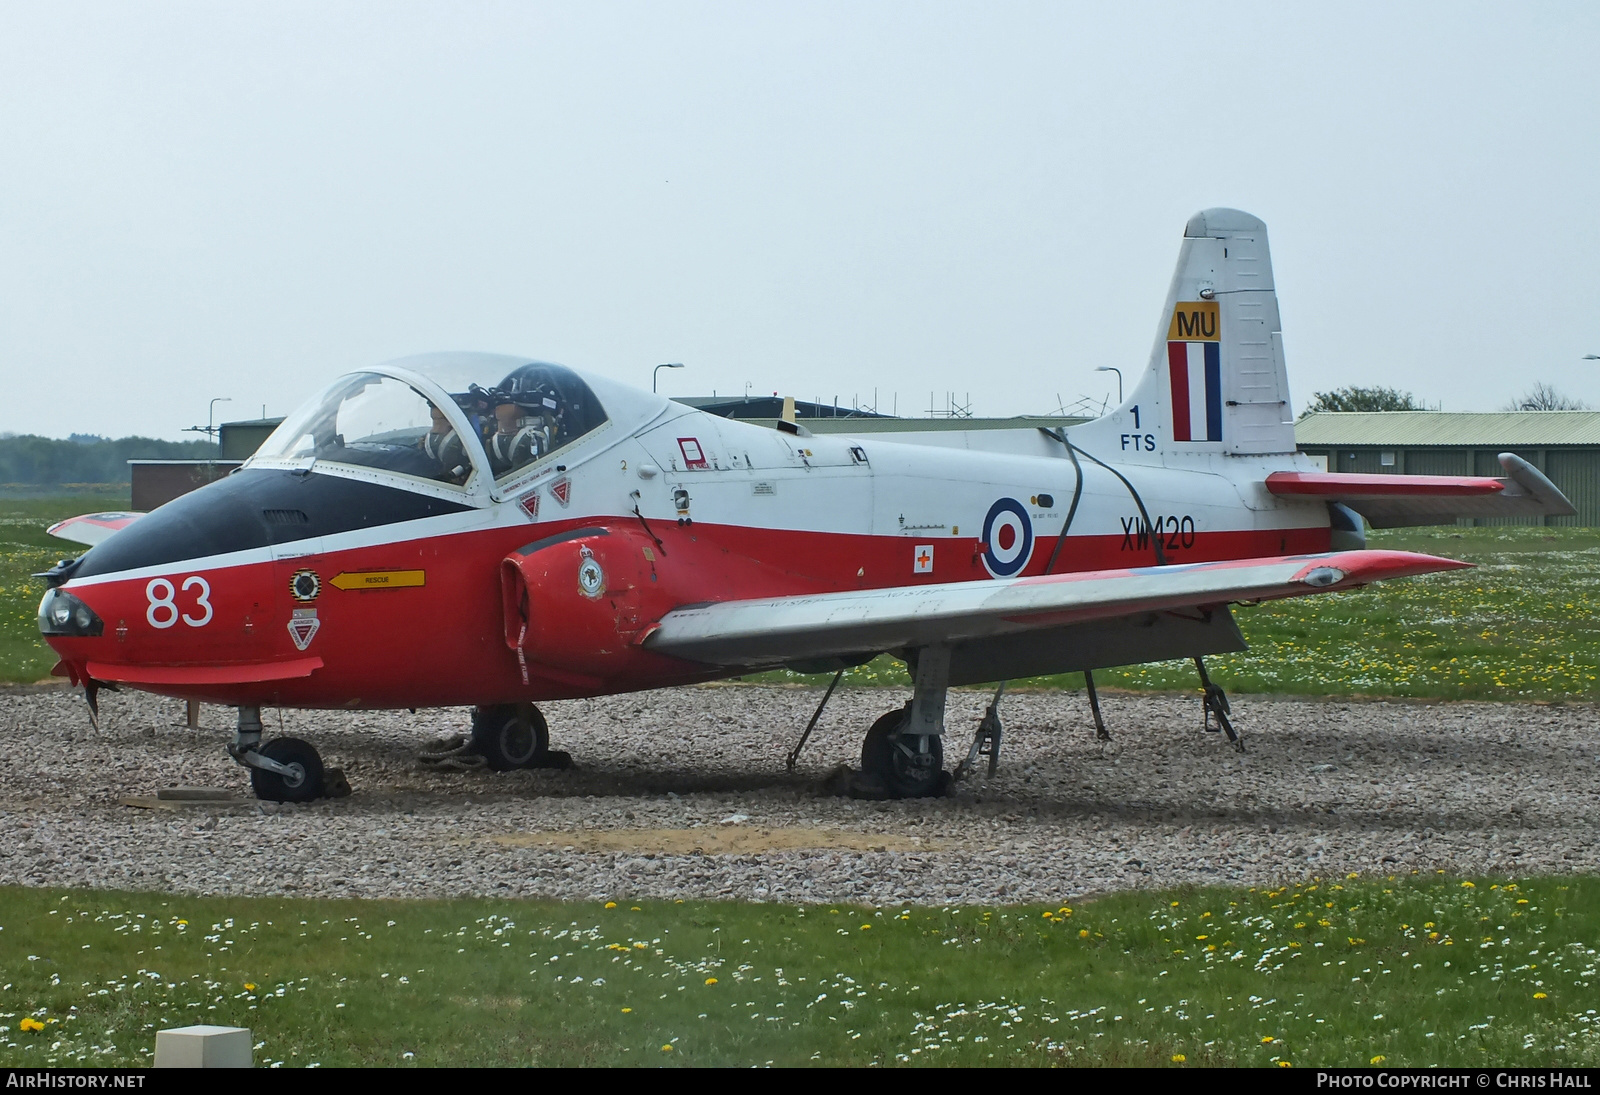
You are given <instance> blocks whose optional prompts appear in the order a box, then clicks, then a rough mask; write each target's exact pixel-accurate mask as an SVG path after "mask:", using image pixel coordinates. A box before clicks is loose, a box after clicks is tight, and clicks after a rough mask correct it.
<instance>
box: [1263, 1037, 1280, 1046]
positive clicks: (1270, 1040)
mask: <svg viewBox="0 0 1600 1095" xmlns="http://www.w3.org/2000/svg"><path fill="white" fill-rule="evenodd" d="M1276 1041H1277V1039H1276V1038H1274V1037H1273V1036H1272V1035H1270V1034H1269V1035H1267V1036H1266V1037H1265V1038H1263V1039H1261V1044H1262V1045H1264V1046H1270V1045H1271V1044H1272V1043H1273V1042H1276Z"/></svg>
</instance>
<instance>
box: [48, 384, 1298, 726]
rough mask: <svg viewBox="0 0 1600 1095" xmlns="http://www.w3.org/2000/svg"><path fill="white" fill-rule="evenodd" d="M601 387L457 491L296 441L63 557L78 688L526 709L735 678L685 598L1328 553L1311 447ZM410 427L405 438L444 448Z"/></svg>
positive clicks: (453, 407) (459, 415)
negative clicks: (848, 420)
mask: <svg viewBox="0 0 1600 1095" xmlns="http://www.w3.org/2000/svg"><path fill="white" fill-rule="evenodd" d="M495 360H498V359H495ZM512 360H513V361H520V360H523V359H512ZM484 367H485V368H487V367H488V366H487V365H485V366H484ZM392 374H393V375H394V376H395V377H398V378H399V379H400V380H401V381H403V382H404V383H405V384H406V385H408V386H409V387H410V389H411V390H413V391H415V392H416V393H418V394H419V395H420V396H423V397H426V398H427V400H428V401H429V402H430V403H432V404H435V405H439V406H444V408H445V410H447V411H448V412H449V414H448V418H449V420H450V423H451V424H452V425H453V426H454V428H455V429H456V430H457V431H458V432H459V433H460V434H461V435H463V436H467V437H470V438H472V439H473V443H474V444H475V443H476V441H477V440H478V437H479V436H480V435H481V434H482V433H483V432H484V430H485V429H486V428H487V427H486V426H485V425H484V424H483V423H481V422H479V421H478V420H477V419H476V418H473V417H472V415H471V414H469V413H468V410H469V409H463V407H462V406H460V404H463V403H464V398H463V396H462V395H461V394H460V393H458V392H456V391H455V390H453V389H452V388H451V387H448V386H445V385H444V384H442V383H435V382H434V381H432V380H430V379H429V376H428V374H427V371H426V370H425V369H421V368H419V367H416V366H405V365H402V366H401V367H399V368H397V369H395V370H392ZM588 379H589V384H590V385H591V386H592V389H593V392H594V393H595V394H594V398H595V399H597V400H598V404H603V405H604V408H605V414H604V420H603V421H602V422H600V423H599V424H598V425H596V424H595V423H594V422H593V421H591V422H589V423H588V424H587V426H586V429H585V431H584V432H582V433H581V434H579V435H577V436H575V437H574V438H573V439H572V440H571V441H570V442H567V443H557V444H555V446H554V447H552V448H549V449H547V450H543V451H541V450H540V449H539V444H540V443H539V442H534V443H532V446H533V447H532V451H533V453H534V455H533V457H532V458H531V459H530V460H529V461H528V462H527V463H526V464H525V465H524V466H520V467H516V468H512V469H509V470H504V469H502V470H501V473H500V474H499V476H498V477H497V476H496V475H495V469H494V468H492V467H491V466H490V463H491V461H492V457H485V455H484V453H483V451H481V450H474V449H473V445H472V444H469V445H468V446H467V447H466V459H468V460H470V461H472V463H473V464H474V466H473V467H471V468H468V467H466V465H465V464H463V465H461V466H460V474H458V475H456V476H455V479H456V480H464V481H459V482H458V481H450V482H440V481H436V480H435V481H425V480H422V479H419V478H418V477H417V476H415V475H412V474H408V473H405V472H395V471H393V470H386V469H382V468H373V467H358V466H346V465H342V464H340V463H338V462H337V461H334V460H328V459H317V458H310V457H304V458H302V457H297V456H295V455H294V453H293V452H292V451H290V450H289V449H287V448H286V447H284V446H282V445H280V446H279V449H278V451H277V453H276V455H272V454H268V455H267V456H264V457H261V458H258V459H256V460H253V461H252V462H251V463H249V464H248V465H246V466H245V467H244V468H242V469H241V470H239V471H238V472H236V473H235V474H233V475H231V476H229V477H227V478H225V479H223V480H221V481H219V482H217V483H214V484H211V485H209V486H207V487H205V488H202V489H201V490H198V491H196V492H194V493H192V494H189V495H186V496H184V497H183V498H180V499H178V500H176V501H174V502H172V503H169V504H168V505H166V506H163V507H161V508H160V509H157V510H156V511H154V512H153V513H151V514H150V515H149V516H147V517H145V518H143V519H141V520H139V521H138V522H136V523H135V524H133V525H131V526H130V527H128V528H126V529H124V530H123V531H121V532H119V533H117V534H116V535H115V536H113V537H112V538H111V539H109V540H107V541H106V542H104V543H103V544H100V545H98V546H96V547H94V548H93V549H91V550H90V551H89V552H87V553H86V554H85V555H84V556H83V557H82V558H81V559H80V560H79V561H78V562H77V563H76V564H74V565H73V566H71V567H68V568H66V569H65V570H64V571H63V572H62V574H61V575H60V576H59V578H58V584H59V585H60V587H61V588H62V589H63V590H65V591H66V592H68V593H70V594H72V595H73V596H74V597H76V598H77V599H78V600H80V601H81V602H82V603H83V604H85V605H87V606H88V607H89V608H90V609H91V610H92V611H93V613H94V614H95V616H96V617H98V620H99V621H100V623H101V625H102V626H101V628H100V633H99V634H97V635H95V634H82V635H51V636H48V638H49V641H50V643H51V645H52V646H53V647H54V648H55V649H56V650H57V652H58V653H59V654H60V655H61V657H62V659H63V662H64V664H65V666H66V667H67V669H68V671H70V672H71V673H72V674H73V675H74V676H75V677H76V678H79V679H87V680H100V681H118V682H122V683H125V684H127V685H129V686H132V687H137V688H141V689H146V690H149V691H154V692H160V693H165V694H170V695H176V696H183V697H188V698H195V699H203V700H207V701H210V702H216V703H227V704H235V705H239V704H270V705H281V706H303V707H361V708H386V707H387V708H392V707H420V706H444V705H462V704H489V703H506V702H513V701H521V700H541V699H552V698H561V697H571V696H581V695H597V694H604V693H611V692H622V691H630V690H635V689H645V688H656V687H662V686H666V685H674V684H683V683H690V682H694V681H699V680H706V679H710V678H712V677H716V676H724V675H727V673H728V670H726V669H723V668H713V667H708V666H704V665H699V664H696V663H691V662H685V661H681V660H678V659H674V658H669V657H665V656H662V655H659V654H656V653H654V652H652V651H651V650H650V648H649V644H648V640H649V635H650V633H651V631H652V630H653V624H654V622H655V621H657V620H659V619H660V617H661V616H662V615H664V614H665V613H666V612H668V611H671V610H672V609H673V608H677V607H681V606H683V605H687V604H696V603H701V602H706V601H724V600H735V599H745V598H758V597H777V596H783V595H789V594H802V593H818V592H832V591H841V590H852V589H863V588H882V587H892V586H907V585H920V584H927V583H944V582H963V581H972V580H981V579H992V578H997V577H1013V576H1025V575H1037V574H1042V573H1045V572H1046V571H1047V569H1048V570H1051V571H1054V572H1062V571H1088V570H1101V569H1112V568H1120V567H1128V566H1140V565H1147V564H1151V563H1156V562H1180V561H1181V562H1189V561H1207V560H1219V559H1234V558H1253V557H1259V556H1276V555H1294V554H1304V553H1311V552H1317V551H1324V550H1327V548H1328V547H1329V542H1330V532H1329V524H1328V513H1327V509H1326V507H1325V506H1323V505H1321V504H1320V503H1311V504H1303V503H1302V504H1296V503H1291V502H1286V501H1284V500H1282V499H1276V498H1273V497H1272V496H1271V495H1269V494H1268V493H1267V492H1266V491H1265V490H1264V489H1263V487H1262V481H1263V480H1264V479H1265V476H1266V474H1267V472H1268V471H1270V470H1274V469H1281V468H1285V467H1294V466H1298V465H1297V464H1296V463H1294V461H1295V460H1296V459H1297V458H1294V457H1284V456H1272V457H1226V458H1224V457H1218V458H1216V459H1214V460H1208V461H1191V462H1189V463H1188V464H1186V465H1184V464H1180V465H1178V466H1171V465H1168V464H1165V463H1162V462H1160V461H1153V460H1143V461H1134V462H1123V461H1121V460H1120V459H1119V458H1120V457H1121V456H1122V455H1123V454H1122V453H1120V452H1118V451H1115V450H1113V451H1098V450H1097V449H1096V448H1094V447H1093V446H1092V445H1089V444H1087V443H1086V444H1085V446H1084V452H1085V454H1086V455H1088V456H1093V457H1097V458H1099V459H1100V460H1103V461H1105V463H1106V464H1110V465H1112V466H1114V467H1115V468H1116V469H1117V472H1120V474H1121V476H1122V477H1124V478H1125V479H1126V483H1125V482H1124V481H1123V478H1119V476H1118V475H1117V474H1116V473H1114V472H1113V471H1111V470H1110V469H1109V468H1107V467H1104V466H1102V465H1100V464H1098V463H1096V462H1095V461H1093V460H1090V459H1084V458H1079V459H1077V460H1074V459H1073V456H1072V454H1070V453H1069V452H1068V451H1067V448H1066V446H1064V445H1063V444H1062V443H1061V442H1060V441H1059V440H1058V439H1056V438H1053V437H1051V436H1048V435H1046V434H1045V433H1043V432H1041V431H1039V430H1036V429H1027V430H1017V431H985V432H983V433H982V434H977V433H974V434H938V435H934V434H928V435H915V434H913V435H906V434H896V435H884V434H870V435H865V436H862V437H845V436H838V435H829V436H808V435H806V433H805V431H803V430H797V431H795V432H786V431H783V430H773V429H768V428H766V427H763V426H757V425H752V424H749V423H743V422H738V421H733V420H728V419H723V418H719V417H715V416H711V415H707V414H704V413H702V412H699V411H696V410H694V409H692V408H689V407H687V406H684V405H681V404H677V403H672V402H670V401H668V400H665V399H659V398H656V397H654V396H652V395H649V394H647V393H642V392H635V391H633V390H631V389H625V388H621V387H620V386H616V385H611V384H608V383H606V382H604V381H601V380H598V379H596V378H588ZM451 401H453V402H451ZM590 413H591V419H598V418H599V417H600V416H599V415H598V414H597V413H596V412H594V411H593V410H591V412H590ZM443 417H445V416H443V415H438V416H436V421H438V420H441V419H442V418H443ZM293 425H294V424H293V423H292V422H291V423H288V424H286V427H285V428H286V429H290V428H291V427H293ZM439 428H440V429H443V428H444V427H443V426H440V427H439ZM306 429H308V430H311V429H312V427H309V426H308V427H306ZM291 432H292V429H291ZM402 432H403V431H392V433H391V434H385V435H384V438H386V439H387V440H384V441H383V443H384V444H388V445H389V446H390V447H391V448H396V447H398V446H400V445H402V444H404V445H415V446H419V447H421V448H423V449H427V450H428V451H429V452H431V451H432V449H431V448H429V445H430V444H431V442H430V440H429V438H427V437H426V436H425V435H421V434H420V432H419V438H418V440H416V441H412V440H410V439H402V440H395V439H396V438H401V436H402ZM439 436H443V434H440V435H439ZM505 436H506V438H507V439H508V447H509V444H510V441H509V439H510V438H511V436H512V435H511V434H509V433H507V434H506V435H505ZM338 441H339V443H340V444H345V442H344V439H343V438H342V437H340V438H338ZM375 444H376V443H375ZM544 444H550V442H548V441H546V442H544ZM487 447H488V446H487V445H486V446H485V448H487ZM447 462H448V461H447ZM1075 498H1076V504H1074V499H1075ZM1069 513H1070V515H1071V524H1070V528H1069V527H1067V522H1068V516H1069ZM586 530H587V531H586ZM1063 532H1065V533H1066V535H1065V537H1064V538H1063ZM597 536H599V537H600V538H599V539H597V538H596V537H597ZM586 567H587V568H588V569H585V568H586ZM596 574H598V578H597V577H596ZM60 579H64V581H61V580H60Z"/></svg>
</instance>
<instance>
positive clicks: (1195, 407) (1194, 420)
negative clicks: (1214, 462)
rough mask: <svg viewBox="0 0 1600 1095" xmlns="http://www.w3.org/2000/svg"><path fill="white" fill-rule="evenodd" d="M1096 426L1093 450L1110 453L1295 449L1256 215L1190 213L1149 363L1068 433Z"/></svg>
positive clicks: (1267, 260) (1274, 300) (1262, 230)
mask: <svg viewBox="0 0 1600 1095" xmlns="http://www.w3.org/2000/svg"><path fill="white" fill-rule="evenodd" d="M1101 430H1105V432H1107V433H1108V434H1110V435H1111V436H1108V437H1106V438H1105V439H1103V440H1101V439H1098V438H1095V440H1098V441H1100V445H1099V447H1100V448H1104V447H1106V443H1108V442H1109V447H1110V449H1111V450H1112V451H1116V452H1118V454H1119V455H1122V454H1124V453H1125V454H1126V455H1128V456H1133V455H1135V453H1139V454H1143V455H1146V456H1148V455H1149V454H1158V455H1161V456H1172V455H1176V456H1180V457H1181V456H1183V455H1184V454H1197V455H1200V454H1211V453H1231V454H1235V455H1253V454H1267V453H1292V452H1294V450H1295V443H1294V419H1293V412H1292V410H1291V408H1290V405H1289V377H1288V373H1287V371H1286V369H1285V367H1284V359H1283V332H1282V329H1281V324H1280V323H1279V320H1278V297H1277V293H1276V292H1275V291H1274V289H1273V283H1272V260H1271V257H1270V256H1269V254H1268V251H1267V226H1266V225H1265V224H1263V223H1262V222H1261V221H1260V220H1258V219H1257V218H1255V217H1252V216H1251V215H1250V214H1248V213H1241V212H1239V211H1238V210H1236V209H1207V210H1205V211H1204V212H1202V213H1196V214H1195V215H1194V216H1193V217H1190V218H1189V223H1188V226H1187V227H1185V229H1184V232H1183V247H1182V249H1181V250H1180V251H1179V252H1178V268H1177V272H1176V273H1175V274H1174V275H1173V278H1172V287H1171V289H1169V290H1168V292H1167V304H1166V308H1165V309H1163V311H1162V313H1161V323H1160V326H1159V328H1158V329H1157V334H1156V345H1155V350H1154V351H1153V352H1152V353H1151V355H1150V365H1149V368H1147V369H1146V370H1145V373H1144V375H1143V377H1142V378H1140V380H1139V381H1138V382H1137V383H1136V384H1134V385H1133V391H1132V394H1131V395H1130V396H1129V397H1128V398H1127V400H1126V401H1124V403H1123V405H1122V406H1121V407H1119V408H1117V410H1116V411H1114V412H1112V413H1111V414H1110V415H1107V416H1106V418H1103V419H1100V420H1099V421H1098V422H1094V423H1085V424H1084V425H1083V426H1079V427H1076V428H1075V429H1074V431H1073V433H1074V435H1075V436H1083V437H1085V439H1086V440H1087V439H1089V438H1091V437H1092V436H1093V435H1094V434H1098V433H1099V432H1100V431H1101ZM1080 431H1081V433H1080ZM1118 437H1120V447H1119V444H1118V440H1117V439H1118ZM1130 437H1131V442H1130Z"/></svg>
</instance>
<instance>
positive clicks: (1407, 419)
mask: <svg viewBox="0 0 1600 1095" xmlns="http://www.w3.org/2000/svg"><path fill="white" fill-rule="evenodd" d="M1294 433H1295V441H1296V443H1297V444H1298V445H1299V447H1300V451H1301V452H1303V453H1306V454H1307V455H1309V456H1311V457H1314V458H1316V459H1318V460H1320V461H1322V462H1323V463H1324V466H1325V467H1326V468H1327V470H1328V471H1341V472H1366V473H1369V474H1386V473H1387V474H1393V475H1493V476H1499V475H1502V474H1504V473H1503V472H1502V471H1501V470H1500V462H1499V460H1498V459H1496V457H1497V456H1498V454H1500V453H1502V452H1514V453H1516V454H1517V455H1518V456H1520V457H1522V458H1523V459H1524V460H1526V461H1528V462H1529V463H1530V464H1532V465H1533V466H1534V467H1536V468H1538V469H1539V470H1540V471H1542V472H1543V473H1544V474H1545V475H1546V476H1548V477H1549V479H1550V481H1551V482H1552V483H1554V484H1555V485H1556V486H1557V487H1558V488H1560V490H1561V491H1562V493H1563V494H1565V495H1566V496H1567V497H1568V498H1569V499H1570V500H1571V501H1572V504H1573V506H1575V507H1576V508H1577V510H1578V512H1577V513H1576V514H1574V515H1572V516H1570V517H1529V518H1499V519H1486V518H1474V519H1471V520H1463V522H1462V523H1463V524H1475V525H1537V524H1545V525H1581V526H1588V527H1596V526H1600V411H1490V412H1468V411H1460V412H1457V411H1381V412H1378V411H1328V412H1321V413H1317V414H1308V415H1306V416H1305V417H1304V418H1302V419H1301V420H1300V421H1299V422H1297V423H1296V424H1295V428H1294Z"/></svg>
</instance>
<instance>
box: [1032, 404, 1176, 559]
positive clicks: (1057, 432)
mask: <svg viewBox="0 0 1600 1095" xmlns="http://www.w3.org/2000/svg"><path fill="white" fill-rule="evenodd" d="M1039 429H1040V430H1042V431H1043V432H1044V433H1045V435H1046V436H1049V437H1053V438H1055V439H1056V440H1057V441H1059V442H1061V444H1063V445H1065V446H1066V449H1067V455H1069V456H1073V454H1074V453H1082V454H1083V455H1084V456H1085V457H1087V458H1088V459H1090V460H1092V461H1094V462H1095V463H1096V464H1099V465H1100V466H1101V467H1102V468H1104V469H1106V471H1108V472H1110V473H1111V474H1112V475H1115V476H1116V477H1117V478H1118V479H1119V480H1121V481H1122V485H1123V486H1124V487H1127V488H1128V494H1129V495H1130V496H1131V497H1132V498H1133V504H1134V505H1136V506H1138V507H1139V516H1140V517H1141V518H1142V519H1143V520H1144V527H1145V528H1147V529H1149V530H1150V546H1151V547H1153V548H1155V552H1156V565H1157V566H1163V567H1164V566H1166V565H1167V553H1166V552H1165V551H1163V550H1162V548H1161V537H1160V536H1159V535H1158V534H1157V532H1156V529H1155V526H1154V525H1152V524H1151V523H1150V511H1149V510H1147V509H1145V508H1144V499H1143V498H1140V497H1139V491H1138V489H1137V488H1136V487H1134V485H1133V484H1132V483H1130V482H1129V481H1128V477H1127V476H1126V475H1123V474H1122V473H1121V472H1120V471H1118V470H1117V469H1116V468H1114V467H1112V466H1111V465H1110V464H1107V463H1106V462H1105V461H1104V460H1102V459H1100V458H1099V457H1098V456H1096V455H1095V454H1094V453H1092V452H1089V451H1088V450H1087V449H1080V448H1078V446H1077V445H1074V444H1073V443H1072V441H1071V440H1070V439H1068V437H1067V432H1066V431H1065V430H1062V429H1049V428H1046V427H1044V426H1040V427H1039ZM1072 463H1073V466H1074V467H1078V461H1077V457H1076V456H1073V461H1072ZM1078 484H1079V487H1080V488H1081V487H1082V485H1083V469H1082V468H1081V467H1079V468H1078ZM1072 504H1073V509H1076V508H1077V504H1078V500H1077V498H1076V497H1074V498H1073V500H1072ZM1067 522H1068V524H1070V523H1071V522H1072V514H1071V513H1069V514H1067ZM1066 534H1067V533H1066V529H1065V528H1063V529H1062V530H1061V535H1062V537H1063V538H1065V536H1066ZM1060 547H1061V544H1060V541H1057V543H1056V548H1057V550H1060ZM1050 561H1051V562H1052V563H1054V562H1055V556H1054V555H1052V556H1051V557H1050ZM1045 573H1047V574H1048V573H1049V571H1048V570H1046V571H1045Z"/></svg>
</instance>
